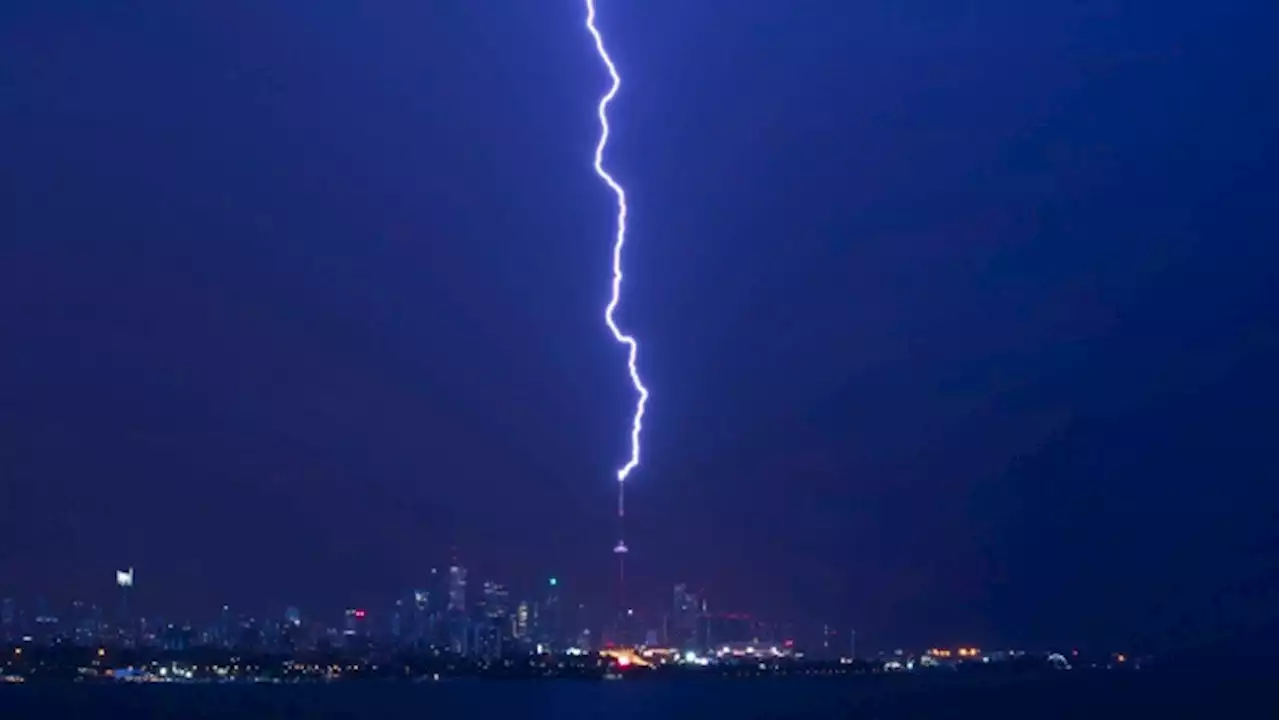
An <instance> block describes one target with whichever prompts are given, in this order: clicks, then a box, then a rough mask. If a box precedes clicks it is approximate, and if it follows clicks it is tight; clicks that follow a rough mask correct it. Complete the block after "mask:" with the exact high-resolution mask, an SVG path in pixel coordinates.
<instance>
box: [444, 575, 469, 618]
mask: <svg viewBox="0 0 1280 720" xmlns="http://www.w3.org/2000/svg"><path fill="white" fill-rule="evenodd" d="M448 610H449V612H451V613H465V612H466V611H467V569H466V568H464V567H462V566H461V565H450V566H449V606H448Z"/></svg>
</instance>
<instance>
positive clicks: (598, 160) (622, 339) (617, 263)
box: [586, 0, 649, 515]
mask: <svg viewBox="0 0 1280 720" xmlns="http://www.w3.org/2000/svg"><path fill="white" fill-rule="evenodd" d="M586 3H587V32H589V33H591V37H592V39H594V40H595V43H596V53H597V54H598V55H599V56H600V60H601V61H602V62H603V63H604V66H605V68H607V69H608V70H609V77H610V78H611V79H612V80H613V84H612V85H610V87H609V91H608V92H606V93H605V94H604V95H603V96H601V98H600V103H599V104H598V105H597V106H596V116H597V117H599V118H600V140H599V142H597V143H596V155H595V161H594V163H593V164H594V167H595V171H596V175H598V176H600V179H601V180H603V181H604V183H605V184H606V185H608V186H609V189H610V190H612V191H613V194H614V196H615V197H617V199H618V218H617V235H615V236H614V240H613V285H612V293H611V294H610V296H609V304H608V305H606V306H605V309H604V322H605V324H606V325H608V326H609V332H611V333H613V339H614V340H615V341H617V342H618V343H619V344H622V345H626V346H627V373H628V374H630V375H631V385H632V387H634V388H635V389H636V409H635V414H634V415H633V416H632V419H631V457H630V458H628V459H627V462H626V464H625V465H623V466H622V467H620V468H618V482H619V483H622V482H624V481H625V480H626V479H627V476H628V475H630V474H631V471H632V470H635V469H636V467H637V466H639V465H640V428H641V425H642V422H643V420H644V406H645V403H646V402H648V400H649V389H648V388H646V387H645V386H644V382H643V381H641V380H640V373H639V371H638V370H636V353H637V351H638V350H639V349H640V347H639V345H638V344H637V343H636V339H635V338H634V337H632V336H631V335H628V334H626V333H624V332H623V331H622V330H621V329H620V328H619V327H618V324H617V322H615V321H614V319H613V314H614V312H616V311H617V309H618V301H619V298H620V296H621V292H622V246H623V245H625V244H626V242H627V193H626V191H625V190H623V189H622V186H621V185H619V184H618V181H617V180H614V179H613V176H612V175H610V174H609V171H607V170H605V169H604V150H605V147H606V146H607V145H608V144H609V115H608V110H609V103H611V102H613V98H614V97H615V96H617V94H618V88H620V87H621V86H622V78H621V77H620V76H619V75H618V68H617V67H616V66H615V65H614V64H613V58H611V57H609V52H608V51H607V50H605V48H604V39H603V38H602V37H601V36H600V30H599V29H597V28H596V4H595V0H586ZM618 514H619V515H621V514H622V496H621V494H619V496H618Z"/></svg>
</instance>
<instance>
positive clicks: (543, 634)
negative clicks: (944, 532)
mask: <svg viewBox="0 0 1280 720" xmlns="http://www.w3.org/2000/svg"><path fill="white" fill-rule="evenodd" d="M560 615H561V610H560V581H559V580H558V579H556V578H554V577H553V578H549V579H548V580H547V598H546V600H544V601H543V603H542V608H541V609H540V611H539V612H538V641H539V642H542V643H546V644H548V645H550V646H552V647H555V646H558V645H559V644H560V642H561V641H562V640H563V638H562V637H561V632H562V630H563V628H562V627H561V617H560Z"/></svg>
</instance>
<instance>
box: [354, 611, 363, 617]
mask: <svg viewBox="0 0 1280 720" xmlns="http://www.w3.org/2000/svg"><path fill="white" fill-rule="evenodd" d="M355 615H356V617H358V618H362V617H364V611H363V610H357V611H356V612H355Z"/></svg>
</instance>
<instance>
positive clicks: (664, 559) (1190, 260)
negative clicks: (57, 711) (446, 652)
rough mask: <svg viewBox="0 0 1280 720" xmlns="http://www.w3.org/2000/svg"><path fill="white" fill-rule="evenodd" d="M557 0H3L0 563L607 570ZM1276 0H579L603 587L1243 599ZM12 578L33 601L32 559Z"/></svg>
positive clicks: (575, 25)
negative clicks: (623, 220)
mask: <svg viewBox="0 0 1280 720" xmlns="http://www.w3.org/2000/svg"><path fill="white" fill-rule="evenodd" d="M583 18H584V12H583V7H582V5H581V4H580V3H579V2H576V1H574V0H544V1H540V2H524V1H520V2H514V1H510V2H508V1H494V2H472V1H470V0H467V1H465V2H464V1H463V0H452V1H449V2H438V3H421V2H398V3H394V2H377V3H356V2H348V3H252V2H242V3H223V2H218V3H102V2H84V3H72V2H47V1H46V0H31V1H29V2H16V3H5V7H4V9H3V10H0V137H3V139H4V142H3V147H4V150H3V159H2V160H0V308H3V315H0V318H2V319H0V594H15V595H17V596H18V597H21V598H24V599H28V600H29V599H30V598H33V597H35V596H36V595H44V596H46V597H48V598H50V599H51V600H56V601H58V602H63V601H66V600H68V599H70V598H72V597H82V598H87V599H90V600H95V601H99V602H105V601H109V599H110V598H111V597H112V590H113V588H112V585H111V583H112V579H113V570H114V569H115V568H117V567H126V566H129V565H132V566H133V567H135V568H136V569H137V578H138V580H137V582H138V589H137V603H138V604H139V606H140V607H143V608H145V609H148V610H150V611H151V612H160V613H162V614H165V615H166V616H185V617H194V618H201V617H212V616H213V613H214V612H215V608H217V607H218V606H220V605H221V604H222V603H224V602H225V603H230V604H231V605H233V606H235V607H241V608H246V609H249V610H252V611H254V612H270V613H273V614H275V613H278V612H279V610H280V608H283V607H284V606H285V605H287V604H296V605H299V606H301V607H302V608H303V611H304V612H305V613H311V614H317V615H321V616H328V617H336V613H337V612H338V611H339V610H340V609H341V608H343V607H346V606H351V605H366V606H369V607H371V608H378V607H386V606H388V605H389V604H390V602H391V600H392V598H393V597H394V596H396V595H398V594H399V593H402V592H404V591H407V590H408V589H410V588H412V587H414V586H417V585H420V584H422V583H423V581H424V578H425V575H426V572H427V570H428V568H430V567H432V566H438V565H443V564H447V563H448V561H449V558H450V553H451V551H450V549H451V548H453V547H456V548H457V556H458V558H459V560H460V561H461V562H462V563H463V564H465V565H467V566H468V567H470V568H472V576H471V578H472V580H473V581H477V582H478V581H480V580H483V579H486V578H494V579H497V580H501V581H504V582H506V583H508V584H509V585H511V586H513V590H514V591H515V594H521V592H522V591H528V590H530V589H532V588H534V587H537V586H539V585H540V584H541V583H542V582H545V580H544V579H545V578H546V577H547V576H549V575H557V576H559V577H560V578H561V584H562V586H563V588H564V592H565V595H566V596H567V597H569V598H571V599H574V600H577V601H581V602H585V603H587V604H588V606H590V607H597V608H599V607H602V606H607V605H608V604H609V603H610V602H612V601H611V598H612V592H613V584H614V575H615V570H614V563H613V556H612V554H611V553H610V549H611V548H612V545H613V541H614V539H615V538H614V518H613V515H612V513H613V509H614V491H615V487H614V482H613V468H614V467H616V466H617V465H618V464H620V463H621V462H622V461H623V460H624V459H625V455H626V452H627V446H626V442H627V440H626V433H627V429H628V425H629V422H630V412H631V403H632V400H633V397H632V395H631V391H630V386H629V383H628V381H627V378H626V375H625V365H624V362H625V355H624V352H623V350H622V349H621V348H620V347H619V346H617V345H615V344H614V343H613V342H612V340H611V338H610V337H609V335H608V332H607V329H606V328H605V326H604V324H603V322H602V317H601V310H602V308H603V305H604V303H605V301H606V299H607V293H608V271H609V253H610V242H611V232H612V222H613V215H612V213H613V204H612V202H613V201H612V197H611V196H610V194H609V193H608V191H607V190H606V189H605V188H604V187H603V186H602V185H601V184H600V183H599V182H598V180H597V179H596V178H595V176H594V174H593V173H592V170H591V166H590V160H591V152H592V149H593V147H594V143H595V140H596V134H597V126H596V118H595V115H594V110H595V108H594V104H595V102H596V99H597V98H598V96H599V94H600V93H601V92H602V91H603V90H604V89H605V88H606V87H607V83H608V77H607V75H606V74H605V72H604V69H603V68H602V66H601V65H600V64H599V62H598V60H597V59H596V57H595V54H594V50H593V48H592V46H591V44H590V38H589V36H588V35H587V34H586V32H585V29H584V27H583V24H582V23H583ZM1274 19H1275V16H1274V9H1273V7H1272V6H1270V5H1267V4H1265V3H1260V2H1259V3H1207V2H1186V1H1177V2H1174V1H1159V2H1158V1H1156V0H1151V1H1148V2H1139V1H1136V0H1135V1H1129V0H1109V1H1105V0H1104V1H1098V2H1071V3H1066V2H1058V3H1043V2H1026V1H1024V0H998V1H993V2H985V3H984V2H950V1H947V0H930V1H909V2H851V1H848V0H828V1H826V2H773V1H770V0H750V1H747V0H715V1H714V2H712V1H708V2H688V1H687V0H645V1H644V2H640V1H639V0H600V18H599V24H600V26H601V28H602V30H603V31H604V33H605V35H606V39H607V41H608V43H609V44H610V45H611V49H612V51H613V54H614V56H615V59H616V61H617V63H618V65H619V68H620V70H621V72H622V74H623V83H624V85H623V90H622V93H621V94H620V96H619V98H618V100H617V102H616V103H615V104H614V106H613V108H612V119H613V128H614V133H615V134H614V136H613V144H612V145H611V148H612V150H611V152H610V153H609V155H608V158H607V162H608V164H609V165H610V168H611V169H612V170H613V171H614V173H615V175H616V176H617V177H618V178H619V179H620V180H621V181H622V182H623V183H624V184H625V185H626V186H627V188H628V190H629V192H630V200H631V206H632V222H631V227H630V235H629V240H630V244H629V246H628V252H627V254H626V266H627V271H628V276H627V283H626V292H625V296H624V299H623V308H622V311H621V313H620V320H621V321H622V322H623V324H624V325H625V326H626V327H627V329H629V330H631V331H633V332H634V333H635V334H636V335H637V336H638V337H639V338H640V340H641V343H642V347H641V353H642V354H641V360H640V362H641V369H642V372H643V374H644V376H645V378H646V381H647V383H648V385H649V386H650V388H651V389H652V392H653V397H652V401H651V403H650V406H649V410H650V412H649V415H648V418H647V419H648V424H647V429H646V433H645V436H644V437H645V448H644V464H643V466H642V467H641V469H640V470H639V471H638V472H637V473H636V474H635V475H633V480H632V482H631V484H630V485H629V486H628V488H629V496H628V511H629V513H628V515H629V517H628V522H629V529H628V536H629V537H628V540H629V544H630V545H631V548H632V553H631V556H630V566H629V585H630V586H631V590H630V592H631V594H632V597H633V598H634V600H635V603H636V604H637V606H639V607H642V608H645V609H654V608H657V607H658V606H659V604H660V603H663V602H666V601H667V598H669V593H670V587H671V584H672V583H673V582H675V581H679V580H687V581H688V582H690V583H691V584H692V585H693V586H694V587H697V588H704V589H705V590H706V592H707V595H708V597H709V599H710V605H711V607H712V609H715V610H740V611H748V612H753V613H758V614H760V615H762V616H766V617H773V618H795V619H803V618H813V619H823V620H831V621H833V622H837V623H842V624H844V625H845V626H849V625H854V626H856V627H857V628H858V629H859V632H860V637H866V638H868V640H867V642H869V643H872V644H875V645H880V644H887V645H890V646H894V645H904V644H906V645H909V644H912V643H943V642H972V643H976V644H984V643H985V644H990V645H994V644H997V643H1019V644H1024V643H1025V644H1033V645H1034V644H1049V643H1081V644H1087V643H1095V644H1103V645H1106V644H1109V643H1117V644H1120V643H1129V642H1147V643H1151V644H1153V645H1159V644H1161V643H1164V644H1176V643H1179V642H1190V641H1194V640H1196V639H1198V638H1199V639H1204V638H1213V637H1217V636H1219V635H1222V634H1223V633H1226V632H1229V631H1231V630H1232V628H1237V627H1241V626H1245V625H1248V624H1249V623H1254V622H1262V621H1264V620H1265V621H1266V622H1270V623H1274V618H1275V616H1274V608H1275V605H1276V585H1275V578H1276V560H1275V557H1276V556H1275V555H1274V554H1273V551H1274V547H1275V546H1274V541H1275V537H1276V536H1275V528H1276V525H1275V517H1276V516H1275V514H1274V511H1273V507H1274V506H1272V505H1271V503H1272V502H1273V501H1275V498H1276V496H1275V495H1272V493H1271V487H1272V486H1271V482H1272V480H1273V479H1274V478H1273V476H1272V475H1271V473H1272V472H1273V471H1274V468H1273V466H1272V465H1271V455H1270V452H1271V445H1270V442H1271V435H1270V433H1271V431H1272V424H1271V423H1272V416H1271V408H1270V400H1268V399H1266V398H1269V397H1270V394H1271V392H1274V391H1275V390H1274V385H1273V379H1274V376H1272V375H1271V371H1272V369H1273V368H1272V365H1271V363H1272V356H1271V352H1272V348H1273V346H1272V345H1271V343H1272V342H1273V341H1272V339H1271V333H1272V332H1274V331H1275V330H1274V328H1275V327H1276V325H1275V316H1273V315H1271V310H1270V308H1271V305H1270V303H1271V302H1272V300H1273V299H1274V298H1275V297H1276V294H1277V286H1276V275H1273V274H1272V272H1271V262H1273V261H1274V260H1275V255H1274V253H1273V250H1274V247H1275V246H1273V245H1271V243H1272V241H1273V232H1274V230H1275V227H1276V226H1275V224H1274V221H1273V219H1272V217H1271V215H1270V213H1271V206H1270V193H1271V188H1272V187H1274V185H1273V176H1272V175H1271V172H1272V166H1271V153H1272V152H1276V145H1275V144H1274V138H1275V136H1273V135H1272V134H1271V113H1272V112H1273V105H1272V98H1271V94H1270V93H1271V89H1272V81H1273V80H1274V75H1273V68H1274V67H1275V66H1273V65H1272V64H1271V62H1272V51H1273V49H1274V44H1273V43H1272V35H1271V30H1272V28H1273V22H1274ZM24 601H25V600H24Z"/></svg>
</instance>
